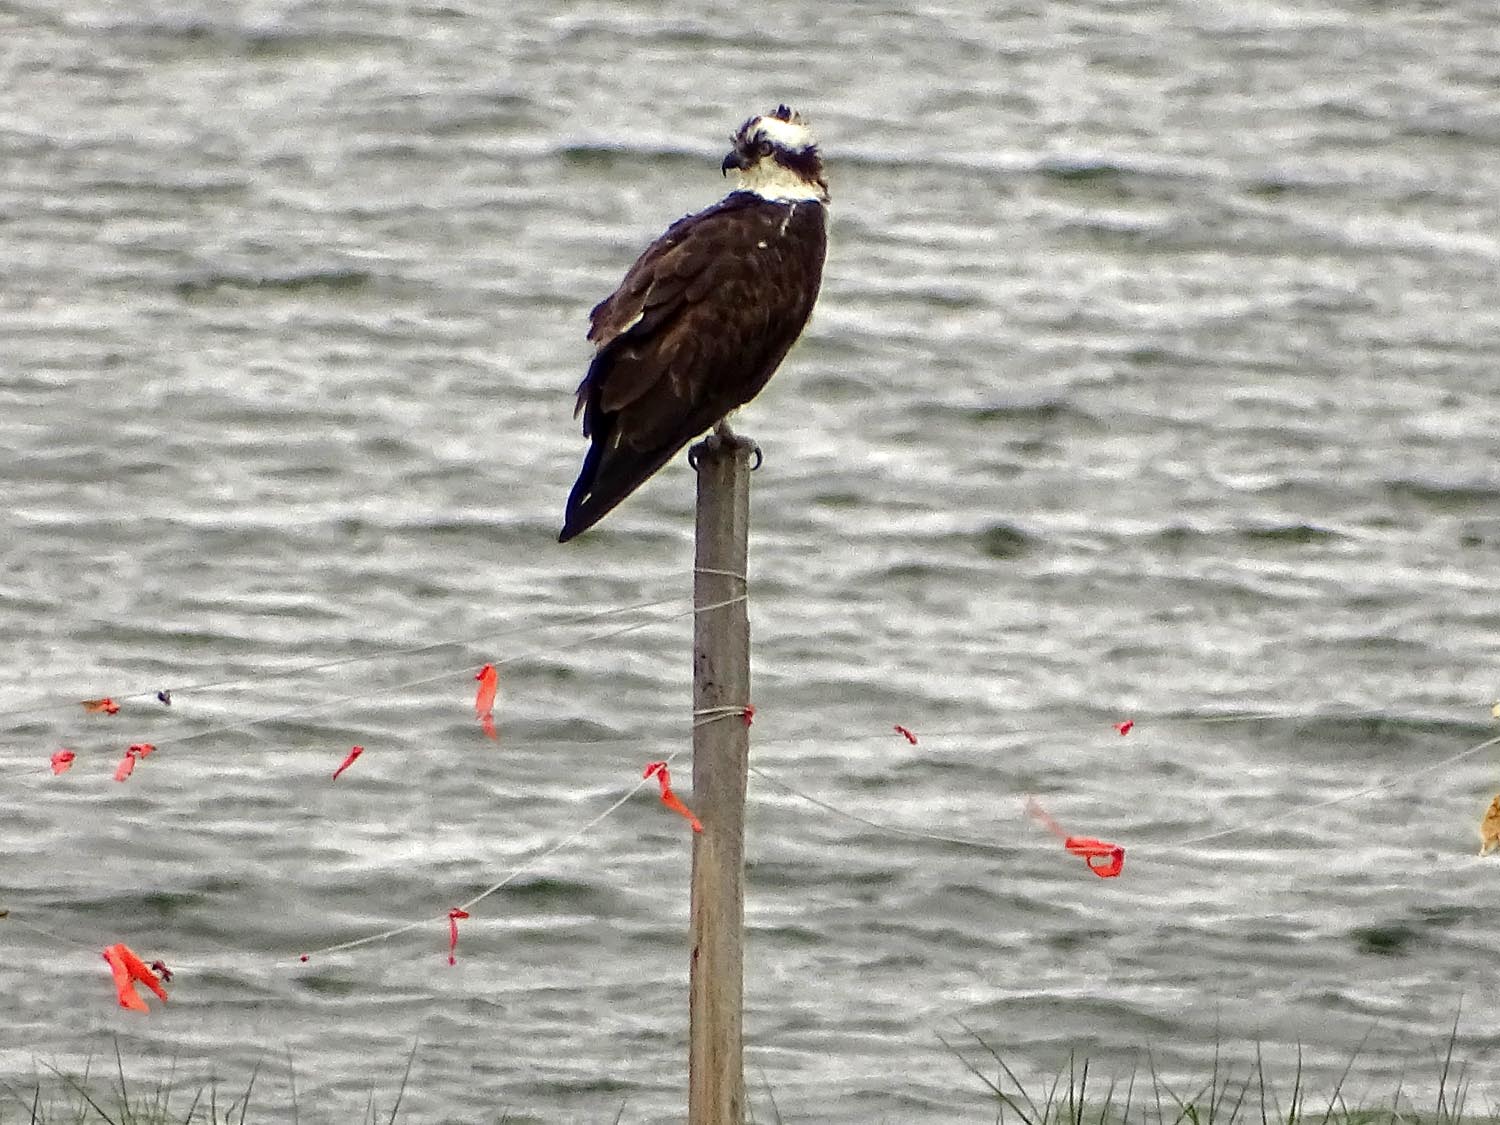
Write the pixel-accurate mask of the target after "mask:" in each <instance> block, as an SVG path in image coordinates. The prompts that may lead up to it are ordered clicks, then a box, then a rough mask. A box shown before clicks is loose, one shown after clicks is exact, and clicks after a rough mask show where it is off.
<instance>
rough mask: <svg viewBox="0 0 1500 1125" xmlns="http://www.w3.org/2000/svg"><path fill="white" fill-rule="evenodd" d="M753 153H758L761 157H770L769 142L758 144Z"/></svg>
mask: <svg viewBox="0 0 1500 1125" xmlns="http://www.w3.org/2000/svg"><path fill="white" fill-rule="evenodd" d="M755 151H756V152H758V153H760V154H761V155H762V156H770V155H771V142H770V141H761V142H760V144H758V145H756V146H755Z"/></svg>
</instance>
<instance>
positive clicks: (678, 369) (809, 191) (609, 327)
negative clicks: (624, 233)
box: [558, 105, 828, 543]
mask: <svg viewBox="0 0 1500 1125" xmlns="http://www.w3.org/2000/svg"><path fill="white" fill-rule="evenodd" d="M733 140H734V147H733V148H732V149H731V150H730V152H729V155H728V156H726V157H725V158H724V163H723V165H722V170H723V172H724V174H725V175H728V174H729V173H730V172H731V171H733V172H734V173H735V174H736V175H737V176H738V179H739V184H738V186H737V187H736V188H735V190H733V191H731V192H730V193H729V194H728V195H726V196H725V197H724V198H723V199H721V200H720V201H719V202H718V203H716V204H714V205H713V206H712V207H709V208H707V209H706V210H703V211H699V212H697V213H696V214H692V215H688V216H687V217H686V218H683V219H679V220H678V221H677V222H675V223H673V224H672V226H671V227H670V228H668V230H667V232H666V233H665V234H663V235H662V236H661V237H660V238H658V239H657V240H656V241H655V242H653V243H652V244H651V245H650V246H649V247H648V248H647V249H646V252H645V253H644V254H642V255H641V256H640V258H639V259H638V260H637V261H636V263H635V265H633V266H631V267H630V270H629V272H627V273H626V275H625V280H624V281H622V282H621V283H620V287H619V288H618V289H616V290H615V291H614V292H613V293H611V294H610V295H609V296H608V297H606V298H605V299H604V300H603V301H601V302H600V303H599V304H598V305H596V306H595V307H594V310H593V311H592V312H591V313H590V314H589V319H590V328H589V333H588V338H589V340H591V341H592V342H593V344H594V349H595V351H594V360H593V362H592V363H591V364H590V365H589V370H588V374H587V375H585V376H584V378H583V382H582V383H580V384H579V387H578V406H577V409H576V410H575V412H574V413H575V415H576V414H577V413H579V412H581V413H582V414H583V433H584V436H585V437H587V438H588V439H589V441H590V444H589V449H588V453H587V454H586V455H585V457H584V459H583V470H582V472H580V473H579V475H578V482H577V483H576V484H575V485H574V486H573V491H572V494H571V495H570V496H569V497H568V508H567V515H566V518H565V520H564V523H563V529H562V534H561V535H559V536H558V541H559V542H563V543H566V542H567V541H568V540H569V539H572V538H573V537H574V536H576V535H578V534H579V533H581V532H583V531H586V530H588V529H589V528H590V527H592V526H593V525H594V524H595V523H597V522H598V521H599V520H600V519H602V518H603V517H604V516H605V515H606V514H607V513H609V512H610V511H611V510H613V509H614V507H615V506H616V505H617V504H619V503H620V501H622V500H624V499H625V498H626V497H627V496H629V495H630V494H631V493H632V492H634V491H635V490H636V489H637V488H639V487H640V486H641V484H642V483H644V482H645V481H646V479H647V478H648V477H650V476H651V475H652V474H653V473H655V472H656V471H657V470H658V469H660V468H661V467H662V466H663V465H665V464H666V463H667V462H668V461H669V460H671V458H672V456H673V455H674V454H675V453H676V452H677V451H678V450H679V449H681V448H682V447H683V446H684V445H686V444H687V443H688V442H690V441H692V440H693V438H695V437H697V436H698V435H699V434H701V433H703V432H704V431H705V430H708V429H714V430H715V432H716V433H718V434H719V436H720V437H722V438H724V439H725V440H729V441H735V440H738V439H736V438H735V436H734V435H733V434H732V433H731V432H730V431H729V429H728V427H727V426H726V425H725V423H724V419H725V416H726V415H727V414H728V413H729V412H730V411H731V410H734V409H735V408H736V407H739V406H742V405H744V404H745V403H747V402H749V401H750V400H751V399H752V398H754V397H755V396H756V395H757V394H759V393H760V390H761V388H762V387H764V386H765V385H766V383H767V381H768V380H769V379H770V378H771V376H772V374H774V373H775V371H776V368H777V367H778V366H779V365H780V364H781V361H782V359H783V358H784V357H785V356H786V353H787V350H788V349H789V348H790V347H791V346H792V344H793V343H794V342H795V341H796V339H797V337H798V336H799V335H800V334H801V332H802V328H803V326H804V325H805V324H806V323H807V318H808V315H809V314H810V313H811V312H812V307H813V302H814V301H815V300H817V296H818V287H819V285H820V284H821V282H822V278H823V258H824V255H825V253H826V251H827V246H828V239H827V225H826V220H827V205H828V184H827V182H826V181H825V180H824V178H823V160H822V157H821V156H819V154H818V146H817V144H816V142H815V141H814V140H813V136H812V133H811V132H810V131H809V130H808V127H807V124H806V122H804V121H803V120H802V118H801V117H800V116H799V115H798V114H796V113H793V112H792V111H791V110H790V109H788V108H787V107H786V106H784V105H783V106H778V107H777V108H776V110H775V112H773V113H767V114H763V115H761V116H759V117H752V118H750V119H749V120H748V121H746V122H745V123H744V124H743V125H741V126H740V128H739V131H738V132H737V133H735V134H734V138H733Z"/></svg>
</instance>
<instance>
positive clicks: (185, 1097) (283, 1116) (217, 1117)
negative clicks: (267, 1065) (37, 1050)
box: [0, 1040, 417, 1125]
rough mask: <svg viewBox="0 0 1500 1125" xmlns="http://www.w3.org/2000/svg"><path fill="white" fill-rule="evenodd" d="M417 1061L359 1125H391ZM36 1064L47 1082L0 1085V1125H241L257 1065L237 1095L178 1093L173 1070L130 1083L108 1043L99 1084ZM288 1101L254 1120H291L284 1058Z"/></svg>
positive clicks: (292, 1083) (293, 1096)
mask: <svg viewBox="0 0 1500 1125" xmlns="http://www.w3.org/2000/svg"><path fill="white" fill-rule="evenodd" d="M416 1057H417V1048H416V1045H415V1044H413V1046H412V1049H411V1054H410V1055H408V1056H407V1059H406V1071H405V1073H403V1074H402V1076H401V1084H400V1086H399V1087H398V1088H397V1090H396V1094H395V1098H394V1101H393V1103H392V1105H391V1108H390V1111H389V1113H388V1114H387V1113H386V1112H385V1111H384V1110H383V1109H382V1108H381V1106H380V1104H379V1103H378V1101H377V1099H376V1096H375V1091H374V1090H371V1091H370V1096H369V1099H368V1101H367V1102H366V1104H365V1109H364V1113H363V1115H362V1117H361V1119H360V1120H361V1121H363V1122H366V1123H368V1125H381V1122H384V1123H385V1125H395V1122H396V1121H397V1119H398V1115H399V1114H400V1112H401V1100H402V1098H403V1097H404V1096H405V1094H406V1085H407V1081H408V1080H409V1079H410V1077H411V1068H412V1063H413V1061H415V1059H416ZM43 1065H44V1069H45V1070H46V1071H47V1076H46V1077H43V1076H42V1075H40V1074H39V1075H37V1076H36V1077H35V1078H34V1079H33V1080H32V1081H31V1082H30V1083H28V1084H27V1085H25V1086H21V1087H18V1086H14V1085H12V1084H11V1083H8V1082H4V1081H0V1125H11V1123H12V1122H17V1123H19V1122H25V1123H28V1125H99V1123H103V1125H246V1122H252V1121H255V1120H256V1118H254V1117H252V1116H250V1113H251V1104H252V1098H253V1096H254V1094H255V1083H256V1079H257V1078H259V1076H260V1064H258V1063H257V1064H256V1066H255V1068H254V1069H253V1070H251V1072H250V1077H249V1079H248V1081H247V1082H246V1083H245V1089H244V1091H243V1092H242V1093H240V1094H237V1095H230V1094H228V1093H226V1092H224V1091H222V1090H221V1089H220V1087H219V1084H218V1082H216V1081H212V1080H211V1081H209V1082H208V1083H207V1084H205V1085H202V1086H199V1087H197V1088H196V1089H194V1090H185V1089H183V1088H180V1087H179V1086H178V1084H177V1082H176V1065H175V1064H172V1065H170V1066H168V1068H167V1072H166V1073H165V1074H164V1075H162V1076H161V1077H160V1078H158V1079H157V1080H156V1081H155V1083H154V1084H147V1085H142V1084H140V1083H138V1082H137V1083H135V1084H132V1082H131V1081H129V1080H127V1079H126V1077H125V1062H124V1059H123V1058H122V1057H121V1055H120V1044H119V1041H118V1040H116V1042H115V1073H114V1075H113V1076H112V1077H111V1078H109V1079H107V1080H101V1079H99V1078H97V1077H95V1076H94V1075H93V1074H92V1067H91V1064H85V1066H84V1070H83V1073H82V1074H81V1075H76V1074H65V1073H64V1072H62V1071H60V1070H58V1069H57V1068H56V1067H54V1066H47V1065H46V1064H43ZM287 1089H288V1096H289V1102H288V1103H287V1104H286V1105H285V1106H282V1107H280V1108H278V1109H277V1110H276V1111H275V1112H274V1113H270V1114H262V1117H261V1119H262V1120H265V1119H268V1118H269V1119H271V1120H276V1121H289V1122H292V1123H293V1125H295V1122H296V1121H297V1080H296V1073H295V1071H294V1069H293V1066H292V1061H291V1059H290V1058H288V1059H287Z"/></svg>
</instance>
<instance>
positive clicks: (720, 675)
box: [688, 435, 754, 1125]
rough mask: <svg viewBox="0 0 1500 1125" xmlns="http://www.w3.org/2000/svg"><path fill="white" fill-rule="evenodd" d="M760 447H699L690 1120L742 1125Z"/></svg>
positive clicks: (711, 441) (711, 440) (700, 1124)
mask: <svg viewBox="0 0 1500 1125" xmlns="http://www.w3.org/2000/svg"><path fill="white" fill-rule="evenodd" d="M753 450H754V447H753V446H752V445H751V444H750V443H748V442H745V441H743V440H736V439H733V438H730V439H729V440H725V439H724V438H722V437H719V436H717V435H711V436H710V437H708V438H707V439H706V440H705V441H703V442H701V443H700V444H698V445H697V446H695V447H694V449H693V454H694V464H695V466H696V468H697V471H698V529H697V550H696V552H695V555H694V558H695V566H694V572H693V604H694V605H695V606H696V607H698V612H697V613H696V614H695V615H694V618H693V713H694V716H695V717H694V720H693V801H694V808H695V811H696V812H697V814H698V819H699V820H700V821H702V822H703V831H702V832H701V833H695V834H694V837H693V894H692V942H693V946H692V949H693V953H692V967H691V970H690V985H689V1018H688V1040H689V1043H688V1123H689V1125H742V1123H743V1121H744V1119H745V1117H744V1113H745V1069H744V1057H743V1053H742V1047H741V1028H742V1022H741V1009H742V1002H743V998H744V926H745V895H744V875H745V780H746V777H747V774H748V771H749V765H750V731H749V728H748V727H747V726H746V724H745V722H744V721H743V719H742V718H741V717H740V713H739V712H740V711H741V710H742V709H743V708H744V707H745V706H746V705H747V704H749V702H750V619H749V613H748V606H747V604H746V602H745V601H744V600H740V601H735V600H734V599H736V598H741V597H742V595H744V594H745V593H746V581H745V578H744V575H745V574H746V570H745V564H746V557H747V553H748V552H747V546H746V540H747V538H748V534H749V530H750V455H751V453H752V451H753ZM726 603H727V604H726ZM704 607H713V608H704Z"/></svg>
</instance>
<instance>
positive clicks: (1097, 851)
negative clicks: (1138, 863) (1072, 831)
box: [1063, 836, 1125, 879]
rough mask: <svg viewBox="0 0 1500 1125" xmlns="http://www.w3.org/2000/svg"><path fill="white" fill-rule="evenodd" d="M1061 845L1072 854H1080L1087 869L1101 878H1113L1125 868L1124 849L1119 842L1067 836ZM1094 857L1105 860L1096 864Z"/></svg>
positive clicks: (1090, 837)
mask: <svg viewBox="0 0 1500 1125" xmlns="http://www.w3.org/2000/svg"><path fill="white" fill-rule="evenodd" d="M1063 847H1065V848H1067V849H1068V851H1070V852H1072V853H1073V854H1074V855H1078V856H1082V857H1083V862H1084V863H1086V864H1088V868H1089V870H1090V871H1092V872H1093V873H1094V874H1095V875H1097V876H1099V878H1101V879H1113V878H1114V877H1115V876H1116V875H1118V874H1119V873H1120V872H1121V871H1123V870H1125V849H1124V848H1122V847H1120V845H1119V844H1109V843H1105V842H1104V841H1103V840H1096V839H1094V838H1093V837H1092V836H1069V837H1068V838H1067V839H1066V840H1064V841H1063ZM1096 859H1103V860H1105V861H1106V862H1104V863H1103V864H1098V863H1095V862H1094V860H1096Z"/></svg>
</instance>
